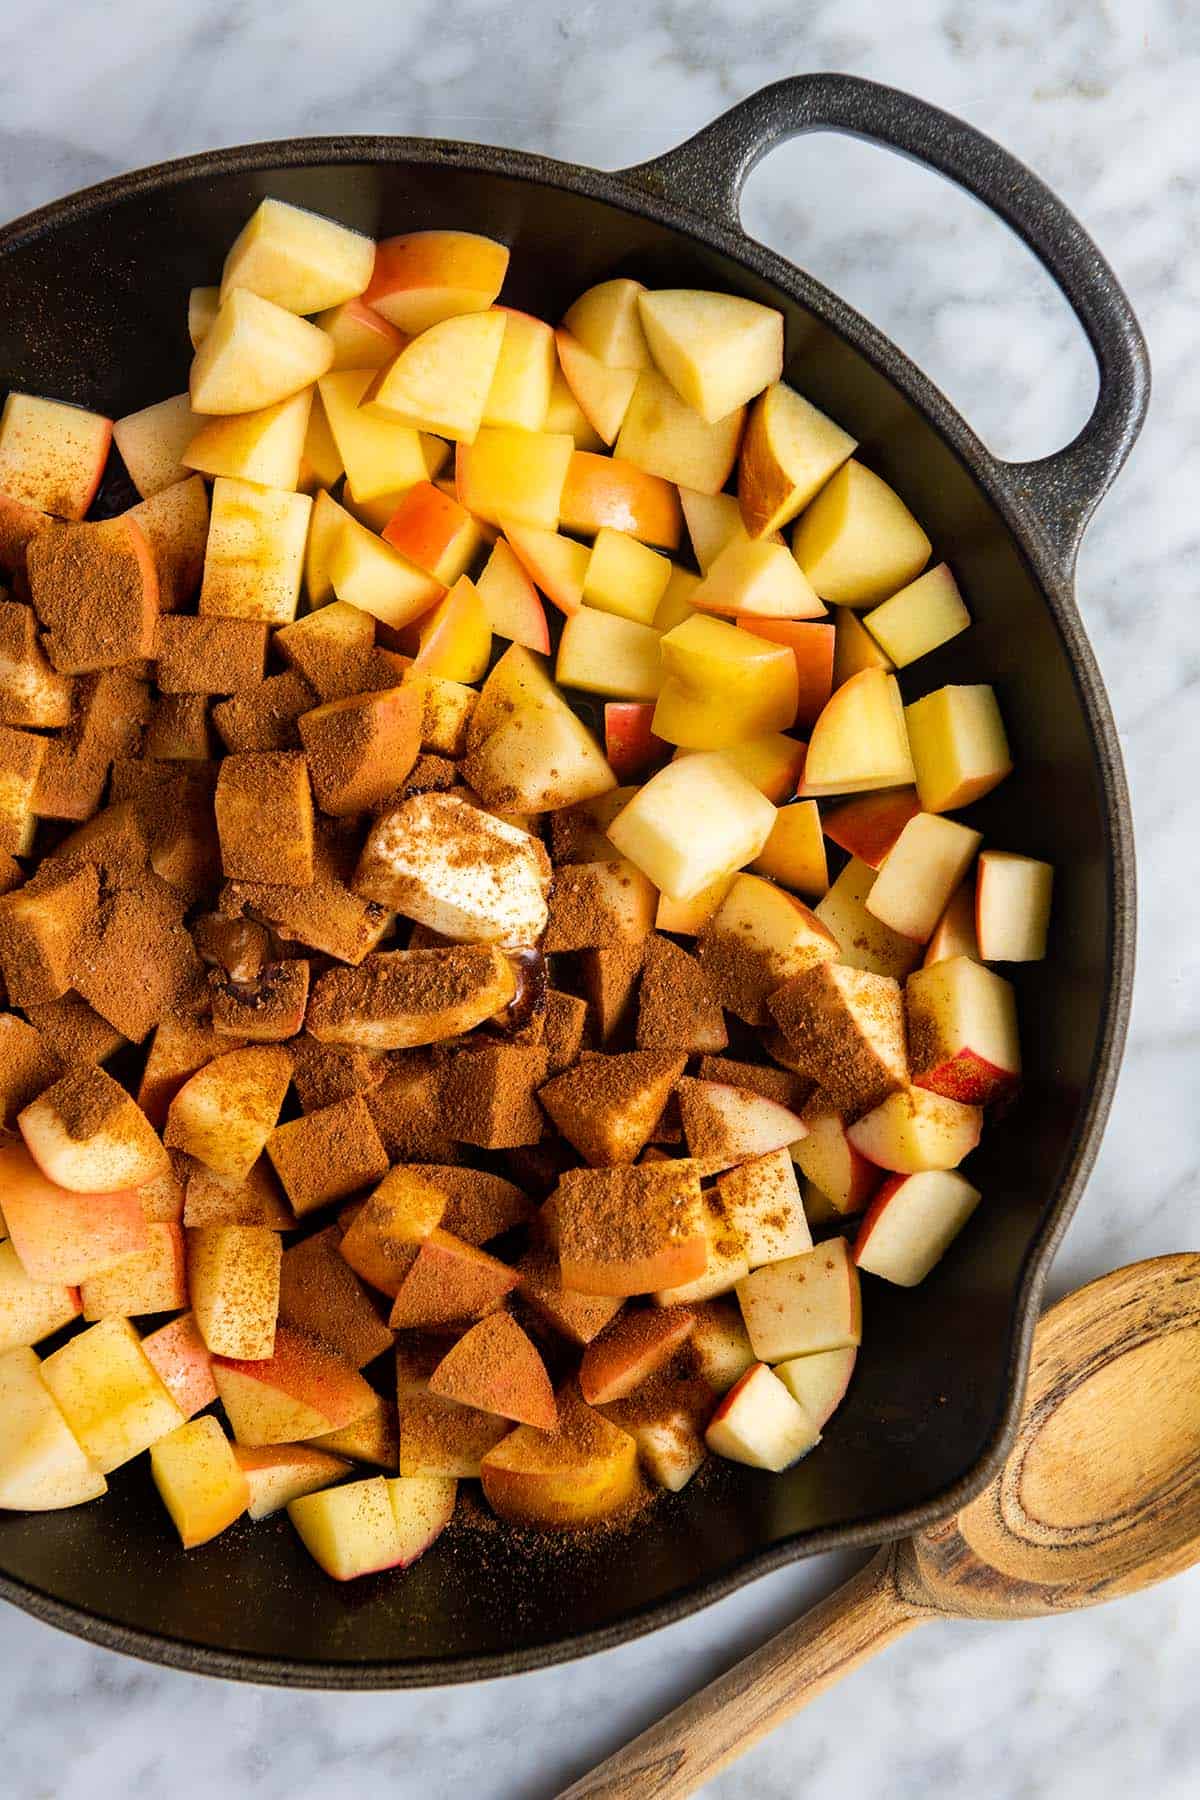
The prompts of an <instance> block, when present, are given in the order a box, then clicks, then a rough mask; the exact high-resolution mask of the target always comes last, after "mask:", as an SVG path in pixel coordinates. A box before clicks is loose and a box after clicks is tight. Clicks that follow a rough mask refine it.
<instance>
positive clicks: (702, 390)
mask: <svg viewBox="0 0 1200 1800" xmlns="http://www.w3.org/2000/svg"><path fill="white" fill-rule="evenodd" d="M638 310H639V312H640V313H641V320H642V330H643V331H644V332H645V334H646V342H647V344H648V345H649V348H650V354H651V356H652V357H653V358H654V361H655V362H656V363H657V365H658V367H659V368H660V369H661V370H662V372H663V374H664V375H665V376H666V377H667V380H668V381H669V382H670V383H671V385H672V387H673V388H674V389H675V392H676V393H677V394H678V395H679V397H680V399H681V400H683V401H685V402H686V404H687V405H688V406H692V407H694V408H695V409H696V411H697V412H698V413H699V414H700V416H701V418H702V419H704V420H705V421H706V422H707V423H708V424H710V425H711V424H714V423H715V422H716V421H717V420H718V419H724V418H725V417H727V415H728V414H729V413H731V412H733V411H734V409H735V408H736V407H740V406H744V405H745V403H746V402H747V401H748V400H752V399H753V398H754V396H755V395H756V394H759V393H761V392H762V390H763V389H764V388H765V387H768V386H770V384H771V383H772V382H773V381H778V380H779V377H780V375H781V374H782V373H783V314H782V313H780V312H777V311H776V310H775V308H774V307H771V306H762V305H761V304H760V303H759V302H758V301H757V300H744V299H742V298H741V296H740V295H737V294H718V293H710V292H708V291H707V290H705V289H703V288H658V289H655V290H652V291H646V292H643V293H641V294H639V295H638Z"/></svg>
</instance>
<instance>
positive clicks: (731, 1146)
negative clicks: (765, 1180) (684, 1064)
mask: <svg viewBox="0 0 1200 1800" xmlns="http://www.w3.org/2000/svg"><path fill="white" fill-rule="evenodd" d="M677 1092H678V1094H679V1110H680V1112H681V1114H682V1116H683V1135H684V1138H685V1140H686V1142H687V1147H688V1154H689V1156H693V1157H703V1158H704V1159H705V1161H706V1163H707V1165H708V1167H709V1168H710V1169H713V1168H715V1167H717V1166H723V1167H724V1168H727V1169H730V1168H733V1167H734V1165H735V1164H737V1163H742V1162H748V1161H750V1160H751V1159H752V1158H754V1157H760V1156H769V1155H770V1154H771V1152H772V1151H773V1150H783V1149H786V1148H787V1146H788V1145H789V1144H794V1143H795V1142H796V1140H797V1138H802V1137H803V1136H804V1126H803V1124H802V1123H801V1121H800V1119H799V1118H798V1117H797V1115H796V1114H795V1113H794V1112H792V1111H791V1109H790V1108H789V1107H786V1106H782V1105H780V1103H779V1102H778V1101H777V1100H769V1099H768V1098H767V1096H766V1095H765V1094H759V1093H755V1092H753V1091H752V1090H751V1089H749V1088H741V1087H735V1086H733V1085H732V1083H730V1082H724V1081H698V1080H697V1079H696V1078H695V1077H694V1076H687V1077H685V1078H684V1080H682V1081H681V1082H680V1083H679V1084H678V1088H677Z"/></svg>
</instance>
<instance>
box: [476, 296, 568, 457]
mask: <svg viewBox="0 0 1200 1800" xmlns="http://www.w3.org/2000/svg"><path fill="white" fill-rule="evenodd" d="M489 317H493V318H498V319H499V320H500V321H501V323H502V325H503V327H504V329H503V333H502V337H501V342H500V354H499V357H498V358H497V361H496V367H495V371H494V373H493V375H492V381H491V386H490V387H489V389H488V393H487V398H486V403H485V405H484V409H483V423H484V424H485V425H506V426H512V427H514V428H515V429H517V430H518V431H544V430H545V429H546V414H547V412H548V411H549V409H550V394H551V390H552V389H553V386H554V377H555V375H556V374H557V373H558V355H557V352H556V349H555V343H554V330H553V327H552V326H550V325H547V323H546V321H545V320H544V319H538V318H535V317H534V316H533V314H532V313H527V312H519V311H517V309H516V308H515V307H511V306H498V307H496V308H495V310H494V312H493V313H492V314H490V315H489Z"/></svg>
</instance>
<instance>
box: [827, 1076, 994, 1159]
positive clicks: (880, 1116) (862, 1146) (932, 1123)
mask: <svg viewBox="0 0 1200 1800" xmlns="http://www.w3.org/2000/svg"><path fill="white" fill-rule="evenodd" d="M982 1128H983V1113H982V1111H981V1110H980V1108H979V1107H978V1106H968V1105H966V1104H965V1103H964V1102H963V1101H961V1100H948V1099H946V1097H945V1096H944V1095H942V1094H934V1093H931V1092H930V1091H929V1090H928V1089H927V1088H919V1087H910V1088H901V1089H900V1091H899V1092H898V1093H895V1094H889V1095H888V1097H887V1099H886V1100H884V1101H882V1102H881V1103H880V1105H878V1106H876V1107H875V1108H874V1109H873V1110H872V1111H871V1112H869V1113H864V1114H863V1116H862V1118H860V1119H857V1120H856V1121H855V1123H854V1124H853V1125H851V1126H850V1128H849V1131H848V1133H847V1135H848V1137H849V1139H850V1142H851V1143H852V1144H853V1145H854V1148H855V1149H856V1150H858V1151H861V1153H862V1155H863V1156H865V1157H867V1158H868V1159H869V1160H870V1161H871V1162H873V1163H877V1164H878V1166H879V1167H880V1168H881V1169H892V1170H894V1171H895V1172H896V1173H897V1174H900V1175H917V1174H920V1173H921V1172H922V1171H923V1170H925V1169H955V1168H957V1167H958V1165H959V1163H960V1162H961V1161H962V1159H963V1157H964V1156H969V1155H970V1153H971V1151H972V1150H973V1149H974V1148H975V1146H976V1144H977V1143H978V1142H979V1134H980V1131H981V1130H982Z"/></svg>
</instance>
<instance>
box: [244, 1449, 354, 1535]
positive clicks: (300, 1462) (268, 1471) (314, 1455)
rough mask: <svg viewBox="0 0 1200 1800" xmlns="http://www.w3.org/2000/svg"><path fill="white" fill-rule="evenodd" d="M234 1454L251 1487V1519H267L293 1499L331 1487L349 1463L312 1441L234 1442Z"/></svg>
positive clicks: (348, 1469)
mask: <svg viewBox="0 0 1200 1800" xmlns="http://www.w3.org/2000/svg"><path fill="white" fill-rule="evenodd" d="M233 1454H234V1456H235V1457H236V1458H237V1463H238V1467H239V1468H240V1469H241V1471H242V1474H243V1475H244V1476H245V1477H246V1484H247V1486H248V1487H249V1489H250V1503H249V1505H248V1506H247V1508H246V1511H247V1512H248V1513H249V1515H250V1517H251V1518H252V1519H268V1518H270V1516H271V1514H272V1513H277V1512H280V1511H282V1509H283V1508H284V1507H285V1506H287V1505H288V1504H289V1503H290V1502H291V1501H292V1500H299V1499H300V1498H301V1496H302V1495H304V1494H315V1493H318V1492H319V1491H320V1489H321V1488H327V1487H331V1486H332V1485H333V1483H334V1482H335V1481H340V1480H341V1478H342V1476H343V1475H348V1474H349V1473H350V1469H351V1466H352V1465H351V1464H350V1463H349V1462H347V1460H346V1459H345V1457H343V1456H331V1455H330V1454H329V1452H328V1451H326V1450H317V1449H315V1448H314V1447H313V1446H312V1445H311V1444H263V1445H260V1446H258V1447H255V1448H251V1446H250V1445H249V1444H235V1445H234V1446H233Z"/></svg>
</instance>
